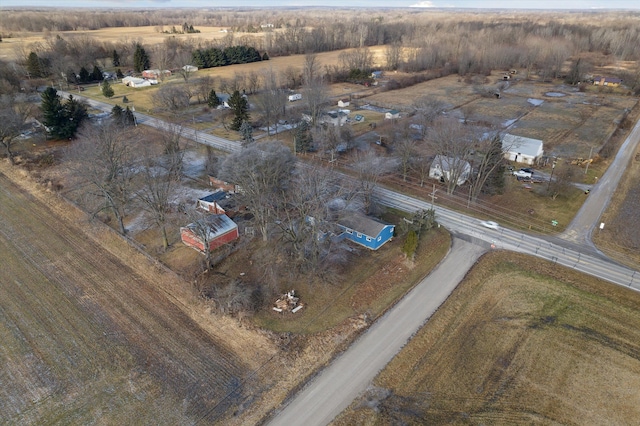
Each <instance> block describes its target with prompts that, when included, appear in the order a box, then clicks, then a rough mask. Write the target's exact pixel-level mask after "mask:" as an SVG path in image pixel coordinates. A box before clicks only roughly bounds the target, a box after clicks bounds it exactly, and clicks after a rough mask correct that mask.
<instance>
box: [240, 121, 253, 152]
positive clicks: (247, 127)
mask: <svg viewBox="0 0 640 426" xmlns="http://www.w3.org/2000/svg"><path fill="white" fill-rule="evenodd" d="M240 134H242V140H243V141H244V142H243V143H242V145H243V146H247V145H249V144H250V143H251V142H253V141H254V139H253V127H251V123H249V122H248V121H243V122H242V124H241V125H240Z"/></svg>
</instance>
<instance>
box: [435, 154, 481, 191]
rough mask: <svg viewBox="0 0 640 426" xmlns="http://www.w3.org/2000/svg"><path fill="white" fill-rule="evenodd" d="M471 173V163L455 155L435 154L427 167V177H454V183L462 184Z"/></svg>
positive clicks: (449, 178)
mask: <svg viewBox="0 0 640 426" xmlns="http://www.w3.org/2000/svg"><path fill="white" fill-rule="evenodd" d="M470 175H471V164H469V162H468V161H465V160H463V159H461V158H457V157H447V156H444V155H436V156H435V158H434V159H433V162H432V163H431V167H430V168H429V177H430V178H432V179H438V180H441V181H444V180H445V179H446V180H451V179H454V178H455V179H456V185H458V186H460V185H462V184H464V183H465V182H466V181H467V180H468V179H469V176H470Z"/></svg>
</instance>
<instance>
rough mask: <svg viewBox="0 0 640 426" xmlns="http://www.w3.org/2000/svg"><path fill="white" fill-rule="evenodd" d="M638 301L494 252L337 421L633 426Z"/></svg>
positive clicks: (639, 374)
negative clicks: (604, 425) (607, 425)
mask: <svg viewBox="0 0 640 426" xmlns="http://www.w3.org/2000/svg"><path fill="white" fill-rule="evenodd" d="M639 312H640V296H639V295H638V294H637V293H635V292H633V291H631V290H628V289H625V288H622V287H617V286H614V285H612V284H609V283H604V282H602V281H599V280H597V279H595V278H591V277H588V276H584V275H581V274H579V273H577V272H574V271H571V270H566V269H564V268H560V267H557V266H554V265H552V264H550V263H548V262H544V261H540V260H536V259H532V258H529V257H526V256H522V255H518V254H512V253H501V252H496V253H491V254H489V255H487V256H485V257H484V258H483V259H481V261H480V262H479V263H478V264H477V265H476V266H475V267H474V268H473V269H472V271H471V272H470V273H469V274H468V276H467V277H466V278H465V280H464V281H463V283H461V285H460V286H459V287H458V288H457V289H456V291H455V292H454V293H453V294H452V295H451V297H449V299H448V300H447V301H446V302H445V304H444V305H443V306H442V307H441V308H440V309H439V310H438V312H437V313H436V314H435V315H434V316H433V317H432V319H431V320H430V321H429V322H428V323H427V324H426V325H425V326H424V327H423V328H422V330H420V332H418V334H417V335H416V336H415V337H414V338H413V339H412V340H411V341H410V342H409V343H408V344H407V346H405V348H403V350H402V351H401V352H400V354H399V355H398V356H396V357H395V358H394V359H393V360H392V361H391V363H390V364H389V365H388V366H387V367H386V368H385V369H384V370H383V371H382V372H381V373H380V375H379V376H378V377H377V378H376V379H375V381H374V387H372V388H370V389H369V390H368V392H367V393H366V394H365V395H364V396H363V397H362V398H361V399H359V400H357V401H355V402H354V403H353V404H352V405H351V407H350V408H349V409H348V410H346V411H345V412H344V413H343V414H342V415H341V416H340V417H339V418H338V419H337V420H335V421H334V422H333V424H335V425H356V424H357V425H365V424H370V425H373V424H412V425H418V424H492V425H513V424H610V425H629V424H635V423H636V421H637V419H638V418H640V406H638V404H637V402H638V391H637V390H638V389H639V388H640V343H639V342H640V331H639V330H640V314H639Z"/></svg>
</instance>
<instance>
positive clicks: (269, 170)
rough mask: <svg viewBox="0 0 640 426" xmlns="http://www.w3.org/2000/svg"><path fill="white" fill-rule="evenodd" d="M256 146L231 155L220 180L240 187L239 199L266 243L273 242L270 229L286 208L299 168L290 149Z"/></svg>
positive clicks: (267, 145) (223, 166) (223, 167)
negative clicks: (284, 200)
mask: <svg viewBox="0 0 640 426" xmlns="http://www.w3.org/2000/svg"><path fill="white" fill-rule="evenodd" d="M262 148H263V149H260V148H259V147H258V146H257V145H256V144H252V145H250V146H248V147H247V148H245V149H243V150H242V151H240V152H237V153H233V154H231V155H229V156H228V157H227V158H226V159H225V161H224V163H223V164H222V170H221V172H220V178H222V179H224V180H226V181H228V182H232V183H234V184H236V185H239V186H240V187H241V188H242V190H241V194H240V196H239V198H240V199H241V200H242V202H244V203H245V204H246V205H247V207H248V208H249V210H250V211H251V213H252V214H253V216H254V220H255V222H256V224H257V227H258V229H260V233H261V234H262V239H263V241H267V240H268V239H269V231H270V226H271V224H272V223H273V218H274V216H275V214H276V212H277V210H278V209H279V208H280V207H281V205H282V193H283V191H285V190H286V188H287V186H288V184H289V181H290V179H291V173H292V172H293V169H294V167H295V157H294V156H293V154H292V153H291V151H290V150H289V148H287V147H286V146H284V145H282V144H281V143H277V142H267V143H266V144H262Z"/></svg>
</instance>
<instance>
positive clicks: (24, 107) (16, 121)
mask: <svg viewBox="0 0 640 426" xmlns="http://www.w3.org/2000/svg"><path fill="white" fill-rule="evenodd" d="M31 109H32V108H31V104H30V103H28V102H27V99H26V98H25V97H24V96H22V95H16V96H9V95H2V96H0V123H1V125H0V144H2V146H3V147H4V149H5V151H6V153H7V158H9V161H10V162H11V164H13V162H14V158H13V156H14V153H13V147H14V146H15V144H16V142H17V139H16V138H17V137H18V136H19V135H20V133H21V132H22V130H23V129H24V126H25V123H26V122H27V119H28V118H29V117H30V116H31V113H32V112H31Z"/></svg>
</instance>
